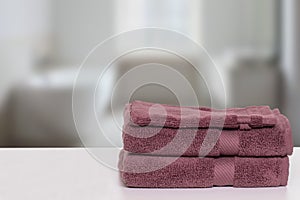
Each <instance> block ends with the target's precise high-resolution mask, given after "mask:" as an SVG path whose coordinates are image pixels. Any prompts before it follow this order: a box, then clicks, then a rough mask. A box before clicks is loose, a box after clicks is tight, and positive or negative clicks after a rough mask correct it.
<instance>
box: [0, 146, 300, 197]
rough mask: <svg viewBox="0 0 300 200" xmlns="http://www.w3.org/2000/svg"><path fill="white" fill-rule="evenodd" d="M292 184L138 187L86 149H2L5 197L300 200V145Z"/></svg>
mask: <svg viewBox="0 0 300 200" xmlns="http://www.w3.org/2000/svg"><path fill="white" fill-rule="evenodd" d="M290 162H291V167H290V176H289V183H288V186H287V187H277V188H231V187H226V188H222V187H219V188H217V187H215V188H206V189H134V188H126V187H124V186H122V184H121V183H120V180H119V174H118V172H117V171H115V170H112V169H110V168H107V167H105V166H104V165H102V164H100V163H99V162H98V161H96V160H95V159H94V158H93V157H92V156H91V155H90V154H89V153H88V152H87V151H86V150H85V149H83V148H29V149H25V148H11V149H9V148H2V149H0V199H1V200H2V199H3V200H6V199H9V200H10V199H22V200H25V199H30V200H34V199H40V200H46V199H51V200H52V199H64V200H66V199H71V200H76V199H80V200H93V199H97V200H102V199H103V200H109V199H116V200H121V199H124V200H135V199H136V200H141V199H143V200H144V199H145V200H148V199H149V200H159V199H163V200H167V199H172V200H177V199H178V200H182V199H186V200H192V199H197V200H199V199H204V200H205V199H209V200H212V199H222V200H226V199H230V200H234V199H238V200H242V199H272V200H276V199H278V200H285V199H295V200H296V199H297V200H298V199H299V198H300V197H299V195H300V148H295V149H294V154H293V156H292V157H291V159H290Z"/></svg>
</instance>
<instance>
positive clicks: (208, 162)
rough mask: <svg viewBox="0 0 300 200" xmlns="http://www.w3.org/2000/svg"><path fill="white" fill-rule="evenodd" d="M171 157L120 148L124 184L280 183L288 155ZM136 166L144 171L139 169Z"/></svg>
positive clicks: (239, 185) (139, 185) (243, 184)
mask: <svg viewBox="0 0 300 200" xmlns="http://www.w3.org/2000/svg"><path fill="white" fill-rule="evenodd" d="M168 159H174V158H171V157H159V156H145V155H137V154H130V153H128V152H125V151H121V153H120V159H119V169H120V172H121V178H122V180H123V183H124V184H125V185H126V186H128V187H143V188H144V187H146V188H174V187H175V188H192V187H212V186H234V187H269V186H283V185H286V184H287V179H288V166H289V161H288V157H287V156H285V157H270V158H266V157H220V158H209V157H204V158H201V157H179V158H177V159H175V161H173V160H172V161H170V164H168V165H167V166H165V167H162V168H161V169H156V170H152V168H153V169H155V168H156V166H159V165H160V164H163V163H164V162H169V161H168ZM140 169H143V170H145V171H146V172H141V171H140Z"/></svg>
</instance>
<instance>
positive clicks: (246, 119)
mask: <svg viewBox="0 0 300 200" xmlns="http://www.w3.org/2000/svg"><path fill="white" fill-rule="evenodd" d="M155 105H156V104H152V103H146V102H140V101H135V102H133V103H131V104H128V105H127V106H126V108H125V111H124V126H123V144H124V149H125V150H126V151H129V152H133V153H151V154H154V155H175V156H180V155H184V156H199V153H201V151H200V148H201V147H203V141H204V139H205V138H206V139H207V138H211V139H212V140H213V139H214V138H216V139H215V144H213V147H212V148H211V150H210V151H209V152H206V151H204V152H205V153H206V154H207V153H208V156H220V155H238V156H285V155H291V154H292V150H293V144H292V134H291V127H290V124H289V121H288V119H287V118H286V117H285V116H284V115H282V114H281V113H280V112H279V110H278V109H275V110H271V109H270V108H269V107H267V106H252V107H247V108H232V109H227V110H226V114H223V118H224V119H223V122H224V127H225V128H223V129H220V126H221V124H218V123H215V124H214V123H213V122H211V123H212V124H214V126H215V128H211V129H208V127H209V125H210V121H214V117H212V115H214V114H215V115H216V116H217V117H222V116H221V113H222V112H223V111H221V110H212V109H208V108H195V107H176V106H169V105H161V104H160V107H156V108H155ZM153 107H154V109H152V110H151V108H153ZM162 109H165V110H162ZM181 109H182V110H181ZM183 110H184V111H183ZM149 113H151V118H150V114H149ZM223 113H224V112H223ZM218 114H219V115H218ZM217 117H216V118H215V119H216V120H215V121H216V122H219V120H218V119H217ZM245 127H246V128H245ZM208 130H210V131H208ZM207 134H209V137H206V136H207ZM175 136H176V138H175ZM166 146H167V148H164V147H166ZM178 146H181V147H182V148H184V149H185V150H181V149H178ZM200 156H203V155H200Z"/></svg>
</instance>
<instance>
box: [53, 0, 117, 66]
mask: <svg viewBox="0 0 300 200" xmlns="http://www.w3.org/2000/svg"><path fill="white" fill-rule="evenodd" d="M52 3H53V5H52V6H53V29H54V45H55V49H54V52H53V53H54V57H55V59H56V62H59V63H64V64H72V65H79V64H80V63H81V62H82V61H83V59H84V58H85V57H86V56H87V54H88V53H89V52H90V51H91V50H92V48H94V47H95V46H96V45H97V44H98V43H100V42H102V41H103V40H105V39H106V38H107V37H109V36H111V34H112V33H113V23H112V22H113V19H112V17H113V14H114V13H113V10H112V8H113V1H107V0H105V1H98V0H89V1H84V0H53V2H52Z"/></svg>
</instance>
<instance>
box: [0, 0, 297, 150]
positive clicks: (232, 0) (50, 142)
mask: <svg viewBox="0 0 300 200" xmlns="http://www.w3.org/2000/svg"><path fill="white" fill-rule="evenodd" d="M143 27H158V28H164V29H170V30H175V31H177V32H180V33H183V34H185V35H187V36H188V37H190V38H192V39H193V40H195V41H197V42H198V43H200V44H201V45H202V46H203V47H205V49H207V51H208V53H209V54H210V55H211V57H212V58H213V60H214V61H215V62H216V63H217V65H218V67H219V71H220V72H221V75H222V78H223V80H224V84H225V89H226V95H227V98H228V99H227V101H226V102H227V104H226V106H227V107H241V106H248V105H269V106H270V107H272V108H275V107H279V108H280V109H281V111H282V112H283V113H284V114H286V115H287V116H288V117H289V119H290V121H291V124H292V128H293V135H294V141H295V145H299V144H300V134H298V132H300V123H298V119H299V118H300V89H299V87H298V86H299V85H300V80H299V79H298V76H299V75H300V68H299V64H300V55H298V54H299V51H300V1H297V0H288V1H283V0H282V1H280V0H227V1H218V0H200V1H198V0H172V1H171V0H165V1H160V0H114V1H111V0H104V1H96V0H91V1H83V0H28V1H21V0H11V1H10V0H4V1H1V2H0V145H1V146H11V147H16V146H23V147H25V146H26V147H31V146H47V147H49V146H50V147H51V146H61V147H71V146H81V145H82V144H81V142H80V139H79V137H78V134H77V132H76V128H75V125H74V121H73V115H72V90H73V83H74V79H75V77H76V73H77V70H78V67H79V66H80V64H81V63H82V61H83V60H84V59H85V57H86V56H87V55H88V53H89V52H90V51H91V50H92V49H93V48H94V47H95V46H96V45H97V44H98V43H100V42H102V41H103V40H105V39H106V38H108V37H110V36H112V35H115V34H118V33H121V32H124V31H129V30H133V29H138V28H143ZM154 61H155V62H157V63H162V64H165V65H168V66H171V67H174V69H176V70H178V71H179V72H180V73H182V74H183V75H184V76H185V77H187V78H188V80H189V82H190V83H191V85H192V87H193V88H194V89H195V91H196V93H197V97H198V100H199V102H200V105H203V106H210V97H209V93H208V90H207V86H206V85H205V82H204V81H203V80H202V79H201V77H199V76H195V73H194V72H193V67H192V66H191V65H190V64H189V63H187V62H185V61H184V60H182V59H180V58H179V57H177V56H174V55H171V54H168V53H166V52H162V51H154V50H141V51H138V52H135V53H132V54H129V55H127V56H124V57H122V58H121V59H119V60H118V61H117V62H115V63H114V70H113V71H112V74H111V77H112V78H111V79H108V80H107V84H105V87H106V88H104V89H103V91H100V92H103V93H102V94H101V96H103V98H104V97H105V98H106V99H104V100H103V101H100V102H99V104H105V106H107V107H109V105H110V104H109V98H110V96H109V95H106V93H105V91H111V90H112V88H113V85H114V83H115V82H116V81H117V79H118V77H120V76H121V75H122V74H124V73H126V72H127V71H128V70H130V69H131V68H132V67H134V66H137V65H141V64H144V63H150V62H154ZM94 62H95V64H97V65H99V67H104V66H101V64H99V61H97V59H96V60H95V61H94ZM140 76H141V77H143V76H148V74H140ZM209 78H213V77H209ZM175 84H176V83H175ZM123 87H126V85H123ZM175 87H180V85H175ZM119 90H120V91H119V93H117V94H118V95H117V96H116V98H119V99H122V95H123V94H122V88H120V89H119ZM108 93H109V92H108ZM105 95H106V96H105ZM134 99H139V100H145V101H152V102H158V103H169V104H174V105H176V104H178V101H177V99H176V97H175V96H174V94H172V92H170V91H169V90H168V89H167V88H164V87H161V86H158V85H146V86H143V87H140V88H138V90H136V91H135V92H134V94H133V96H132V97H131V100H134ZM187 100H188V97H187ZM122 106H123V104H121V103H120V113H119V114H120V115H121V114H122ZM108 117H109V114H108ZM95 131H97V130H95ZM112 134H113V138H114V141H115V144H116V145H117V146H118V145H119V146H120V145H121V133H119V132H115V133H112ZM98 144H99V145H102V146H110V145H111V144H110V143H109V142H107V141H105V140H103V141H99V143H98Z"/></svg>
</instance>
